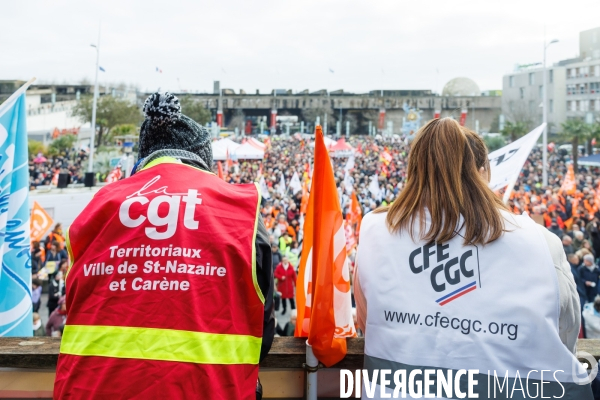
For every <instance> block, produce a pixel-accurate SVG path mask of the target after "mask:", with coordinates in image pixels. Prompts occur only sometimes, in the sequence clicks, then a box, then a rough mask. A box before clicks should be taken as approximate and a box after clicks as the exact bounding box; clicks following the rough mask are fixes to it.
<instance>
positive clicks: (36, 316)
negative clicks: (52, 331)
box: [32, 312, 42, 329]
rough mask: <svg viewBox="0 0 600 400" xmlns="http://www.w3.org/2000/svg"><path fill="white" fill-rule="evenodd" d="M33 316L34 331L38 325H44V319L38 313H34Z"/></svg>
mask: <svg viewBox="0 0 600 400" xmlns="http://www.w3.org/2000/svg"><path fill="white" fill-rule="evenodd" d="M32 315H33V329H35V325H36V324H41V323H42V318H41V317H40V314H39V313H36V312H34V313H33V314H32Z"/></svg>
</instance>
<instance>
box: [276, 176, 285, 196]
mask: <svg viewBox="0 0 600 400" xmlns="http://www.w3.org/2000/svg"><path fill="white" fill-rule="evenodd" d="M277 192H278V193H279V194H280V195H281V196H284V195H285V178H284V177H283V172H282V173H281V179H280V180H279V185H278V186H277Z"/></svg>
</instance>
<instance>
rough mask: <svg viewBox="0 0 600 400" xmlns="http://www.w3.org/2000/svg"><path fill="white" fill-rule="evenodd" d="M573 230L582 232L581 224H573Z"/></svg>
mask: <svg viewBox="0 0 600 400" xmlns="http://www.w3.org/2000/svg"><path fill="white" fill-rule="evenodd" d="M571 230H572V231H573V232H581V230H580V229H579V225H578V224H573V225H571Z"/></svg>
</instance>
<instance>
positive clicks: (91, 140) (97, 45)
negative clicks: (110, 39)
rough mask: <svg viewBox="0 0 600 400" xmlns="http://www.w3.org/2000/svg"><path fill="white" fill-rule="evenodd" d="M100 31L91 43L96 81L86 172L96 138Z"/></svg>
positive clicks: (90, 169) (90, 163)
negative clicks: (93, 43) (93, 48)
mask: <svg viewBox="0 0 600 400" xmlns="http://www.w3.org/2000/svg"><path fill="white" fill-rule="evenodd" d="M100 32H101V26H99V27H98V43H96V45H92V47H95V48H96V81H95V82H94V101H93V103H92V137H91V139H90V156H89V165H88V172H94V141H95V140H96V106H97V104H98V69H99V68H100Z"/></svg>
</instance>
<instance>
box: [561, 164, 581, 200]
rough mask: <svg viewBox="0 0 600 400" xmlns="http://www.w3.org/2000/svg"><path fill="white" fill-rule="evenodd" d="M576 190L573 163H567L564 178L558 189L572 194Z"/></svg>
mask: <svg viewBox="0 0 600 400" xmlns="http://www.w3.org/2000/svg"><path fill="white" fill-rule="evenodd" d="M576 190H577V184H576V183H575V172H574V171H573V164H569V169H568V171H567V175H565V180H564V181H563V183H562V186H561V187H560V191H561V192H563V193H566V194H574V193H575V191H576Z"/></svg>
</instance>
